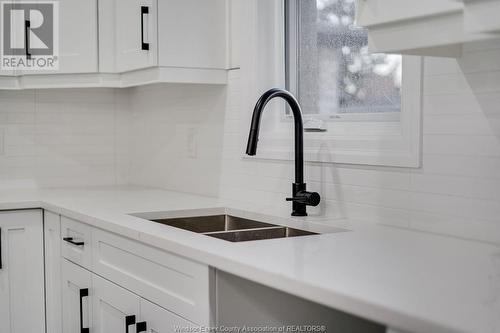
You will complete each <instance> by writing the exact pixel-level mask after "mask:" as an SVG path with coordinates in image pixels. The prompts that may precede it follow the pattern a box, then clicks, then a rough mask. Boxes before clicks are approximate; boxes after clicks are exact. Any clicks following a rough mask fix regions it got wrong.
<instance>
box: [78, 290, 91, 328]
mask: <svg viewBox="0 0 500 333" xmlns="http://www.w3.org/2000/svg"><path fill="white" fill-rule="evenodd" d="M88 296H89V290H88V289H86V288H85V289H80V333H89V331H90V330H89V328H88V327H86V328H84V327H83V298H84V297H88Z"/></svg>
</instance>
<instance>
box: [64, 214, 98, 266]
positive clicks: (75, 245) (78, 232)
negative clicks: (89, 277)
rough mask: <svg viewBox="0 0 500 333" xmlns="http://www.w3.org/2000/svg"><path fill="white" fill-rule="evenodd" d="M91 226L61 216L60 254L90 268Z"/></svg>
mask: <svg viewBox="0 0 500 333" xmlns="http://www.w3.org/2000/svg"><path fill="white" fill-rule="evenodd" d="M91 235H92V227H90V226H89V225H86V224H84V223H81V222H78V221H75V220H72V219H70V218H67V217H64V216H61V238H62V243H61V255H62V256H63V257H64V258H66V259H68V260H69V261H72V262H74V263H75V264H78V265H80V266H83V267H85V268H88V269H90V268H91V264H92V243H91V240H92V236H91Z"/></svg>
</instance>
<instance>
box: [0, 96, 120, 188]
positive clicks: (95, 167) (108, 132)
mask: <svg viewBox="0 0 500 333" xmlns="http://www.w3.org/2000/svg"><path fill="white" fill-rule="evenodd" d="M120 94H121V93H120V92H118V91H117V90H111V89H101V90H98V89H71V90H36V91H35V90H27V91H0V188H3V189H5V188H19V187H37V186H44V187H52V186H91V185H117V184H123V183H125V182H126V180H127V177H126V172H125V170H124V168H125V167H126V166H125V165H124V164H123V162H124V159H125V158H126V157H125V156H126V151H127V149H128V148H127V147H126V146H125V145H126V144H127V141H125V139H126V136H125V134H126V133H125V132H124V131H123V130H124V127H123V126H122V125H123V117H124V116H125V115H126V112H123V111H122V107H121V105H120V103H119V102H118V99H119V97H118V95H120Z"/></svg>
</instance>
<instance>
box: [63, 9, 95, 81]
mask: <svg viewBox="0 0 500 333" xmlns="http://www.w3.org/2000/svg"><path fill="white" fill-rule="evenodd" d="M59 12H60V14H59V70H58V71H57V73H64V74H68V73H96V72H97V71H98V56H97V55H98V53H97V52H98V51H97V15H96V13H97V0H59Z"/></svg>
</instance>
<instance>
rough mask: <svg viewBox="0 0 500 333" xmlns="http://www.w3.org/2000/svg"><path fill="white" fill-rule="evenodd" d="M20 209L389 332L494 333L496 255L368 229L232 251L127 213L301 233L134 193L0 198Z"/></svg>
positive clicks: (188, 198) (478, 247)
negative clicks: (215, 218) (227, 220)
mask: <svg viewBox="0 0 500 333" xmlns="http://www.w3.org/2000/svg"><path fill="white" fill-rule="evenodd" d="M22 208H44V209H47V210H50V211H53V212H56V213H60V214H62V215H65V216H68V217H70V218H74V219H77V220H80V221H82V222H85V223H88V224H91V225H94V226H96V227H99V228H103V229H106V230H109V231H112V232H116V233H119V234H122V235H124V236H127V237H130V238H133V239H137V240H140V241H142V242H145V243H147V244H150V245H152V246H156V247H159V248H162V249H164V250H166V251H171V252H173V253H176V254H178V255H182V256H185V257H187V258H190V259H192V260H196V261H198V262H202V263H206V264H208V265H211V266H213V267H216V268H218V269H221V270H224V271H226V272H229V273H232V274H235V275H238V276H241V277H244V278H247V279H249V280H253V281H256V282H258V283H261V284H264V285H267V286H270V287H273V288H276V289H279V290H282V291H285V292H288V293H290V294H293V295H296V296H299V297H303V298H305V299H308V300H311V301H314V302H317V303H320V304H323V305H326V306H329V307H332V308H336V309H339V310H342V311H346V312H348V313H352V314H355V315H358V316H361V317H364V318H367V319H371V320H374V321H377V322H379V323H382V324H386V325H388V326H390V327H392V328H396V329H400V330H406V331H409V332H433V333H434V332H481V333H483V332H500V247H497V246H493V245H488V244H481V243H477V242H472V241H466V240H458V239H452V238H448V237H443V236H438V235H430V234H425V233H419V232H413V231H406V230H402V229H397V228H392V227H386V226H380V225H369V224H366V225H363V226H359V225H358V226H357V227H355V228H354V227H353V228H352V230H351V231H346V232H335V233H325V234H321V235H317V236H310V237H297V238H289V239H274V240H264V241H256V242H242V243H231V242H226V241H223V240H219V239H214V238H211V237H207V236H204V235H199V234H195V233H191V232H188V231H184V230H180V229H176V228H172V227H169V226H165V225H161V224H157V223H154V222H150V221H147V220H144V219H140V218H138V217H134V216H130V215H127V214H130V213H140V212H153V211H158V212H163V215H164V216H166V217H168V216H172V217H175V216H190V215H191V216H200V215H207V214H217V213H224V212H227V213H230V214H232V215H236V216H241V217H249V218H254V219H258V220H265V221H270V222H274V223H276V224H287V225H291V226H295V227H299V228H310V226H309V225H310V224H308V223H304V220H303V219H298V220H297V219H292V218H287V217H279V216H269V215H262V214H260V213H259V212H251V211H243V210H239V209H237V208H238V207H231V208H226V207H225V205H224V204H223V203H222V202H220V201H219V200H217V199H214V198H209V197H203V196H196V195H190V194H184V193H179V192H171V191H163V190H155V189H145V188H133V187H123V188H94V189H51V190H8V191H7V190H2V191H0V210H8V209H22ZM306 221H307V220H306ZM331 225H343V226H345V225H346V223H345V221H344V222H342V223H337V222H336V221H331ZM348 229H349V227H348ZM326 230H329V228H327V227H325V231H326Z"/></svg>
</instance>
